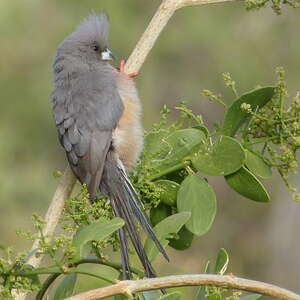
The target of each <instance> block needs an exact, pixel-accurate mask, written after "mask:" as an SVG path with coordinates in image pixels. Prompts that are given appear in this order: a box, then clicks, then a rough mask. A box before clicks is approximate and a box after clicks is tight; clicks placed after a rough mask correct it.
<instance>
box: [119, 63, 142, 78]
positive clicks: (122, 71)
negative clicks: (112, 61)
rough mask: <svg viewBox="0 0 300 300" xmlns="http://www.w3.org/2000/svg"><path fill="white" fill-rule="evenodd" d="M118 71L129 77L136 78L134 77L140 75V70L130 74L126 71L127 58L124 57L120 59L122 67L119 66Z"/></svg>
mask: <svg viewBox="0 0 300 300" xmlns="http://www.w3.org/2000/svg"><path fill="white" fill-rule="evenodd" d="M118 71H119V72H120V73H124V74H126V75H127V76H128V77H130V78H134V77H136V76H138V75H139V73H138V72H134V73H130V74H127V73H125V60H124V59H122V60H121V61H120V67H119V68H118Z"/></svg>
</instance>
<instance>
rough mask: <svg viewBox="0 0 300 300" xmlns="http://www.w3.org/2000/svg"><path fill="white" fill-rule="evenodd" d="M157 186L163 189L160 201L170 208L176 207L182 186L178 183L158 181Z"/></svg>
mask: <svg viewBox="0 0 300 300" xmlns="http://www.w3.org/2000/svg"><path fill="white" fill-rule="evenodd" d="M155 185H157V186H158V187H159V188H160V189H161V192H160V201H161V202H163V203H164V204H167V205H169V206H175V205H176V199H177V192H178V190H179V187H180V185H179V184H178V183H177V182H174V181H171V180H158V181H155Z"/></svg>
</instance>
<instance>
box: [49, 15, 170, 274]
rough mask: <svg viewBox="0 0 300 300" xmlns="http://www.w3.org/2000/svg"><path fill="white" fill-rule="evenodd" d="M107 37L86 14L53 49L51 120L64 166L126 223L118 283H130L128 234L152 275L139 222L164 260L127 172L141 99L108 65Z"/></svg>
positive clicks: (137, 145)
mask: <svg viewBox="0 0 300 300" xmlns="http://www.w3.org/2000/svg"><path fill="white" fill-rule="evenodd" d="M108 35H109V19H108V15H107V14H106V13H104V12H101V13H99V14H96V13H92V14H90V15H89V16H88V17H87V18H86V19H84V20H83V21H82V22H81V23H80V24H79V25H78V26H77V27H76V28H75V30H74V32H72V33H71V34H70V35H69V36H67V37H66V38H65V39H64V40H63V41H62V42H61V43H60V44H59V45H58V48H57V50H56V53H55V56H54V62H53V85H54V89H53V92H52V94H51V99H52V111H53V117H54V121H55V125H56V127H57V132H58V138H59V141H60V144H61V145H62V147H63V148H64V150H65V152H66V156H67V160H68V162H69V165H70V167H71V169H72V171H73V173H74V175H75V176H76V178H77V179H78V180H79V181H80V182H81V183H82V184H86V186H87V190H88V192H89V196H90V200H91V202H94V201H96V194H97V192H98V191H100V192H101V194H103V195H104V196H105V197H106V198H107V199H108V201H110V203H111V207H112V211H113V213H114V215H115V216H116V217H120V218H122V219H124V221H125V226H124V227H122V228H121V229H119V232H118V236H119V241H120V248H121V251H120V252H121V261H122V273H123V278H124V279H132V272H131V267H130V261H129V244H128V239H127V237H128V236H129V238H130V240H131V242H132V245H133V247H134V249H135V251H136V253H137V255H138V257H139V260H140V262H141V264H142V266H143V268H144V270H145V274H146V277H150V278H151V277H156V272H155V270H154V268H153V266H152V264H151V263H150V261H149V259H148V257H147V255H146V253H145V251H144V249H143V245H142V242H141V238H140V235H139V232H138V230H137V223H139V224H140V226H141V227H142V229H143V230H144V231H145V232H146V234H147V235H148V236H149V237H150V238H151V239H152V240H153V242H154V243H155V245H156V247H157V248H158V250H159V251H160V252H161V253H162V254H163V256H164V257H165V258H166V259H167V260H168V261H169V258H168V255H167V253H166V251H165V250H164V248H163V247H162V245H161V243H160V242H159V240H158V239H157V237H156V236H155V233H154V231H153V228H152V227H151V224H150V222H149V220H148V217H147V215H146V214H145V213H144V211H143V204H142V202H141V201H140V199H139V197H138V194H137V192H136V190H135V188H134V187H133V185H132V183H131V182H130V179H129V175H128V174H129V172H131V171H132V170H133V168H134V166H135V164H136V162H137V160H138V158H139V156H140V154H141V152H142V149H143V127H142V124H141V102H140V99H139V96H138V92H137V89H136V87H135V83H134V81H133V77H135V76H136V75H137V73H131V74H126V73H125V71H124V66H125V61H124V60H122V61H121V63H120V67H119V68H116V67H114V66H113V65H112V64H111V60H113V59H114V56H113V53H112V52H111V51H110V50H109V48H108V45H107V44H108Z"/></svg>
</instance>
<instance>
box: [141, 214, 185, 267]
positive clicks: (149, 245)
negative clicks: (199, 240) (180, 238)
mask: <svg viewBox="0 0 300 300" xmlns="http://www.w3.org/2000/svg"><path fill="white" fill-rule="evenodd" d="M190 216H191V213H190V212H182V213H178V214H174V215H172V216H169V217H167V218H165V219H164V220H162V221H161V222H160V223H158V224H157V225H156V226H155V227H154V228H153V230H154V233H155V235H156V237H157V238H158V240H159V241H160V243H161V245H162V246H163V248H165V247H166V246H167V245H168V244H169V239H170V238H171V235H172V234H174V233H177V232H178V231H179V230H180V228H181V227H182V226H183V225H184V224H185V223H186V222H187V221H188V219H189V218H190ZM144 248H145V252H146V254H147V256H148V258H149V260H150V261H153V260H154V259H155V258H156V256H157V255H158V253H159V251H158V249H157V247H156V245H155V243H154V242H153V241H152V239H150V238H147V240H146V243H145V247H144Z"/></svg>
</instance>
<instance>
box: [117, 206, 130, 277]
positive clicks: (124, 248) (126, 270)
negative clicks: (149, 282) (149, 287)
mask: <svg viewBox="0 0 300 300" xmlns="http://www.w3.org/2000/svg"><path fill="white" fill-rule="evenodd" d="M115 204H116V203H115V201H112V208H113V211H114V214H115V215H116V216H120V217H121V215H122V213H120V211H119V209H118V207H117V206H116V205H115ZM118 233H119V239H120V245H121V260H122V271H123V272H122V273H123V278H124V280H127V279H132V274H131V268H130V264H129V255H128V242H127V239H126V232H125V230H124V228H120V229H119V232H118Z"/></svg>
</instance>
